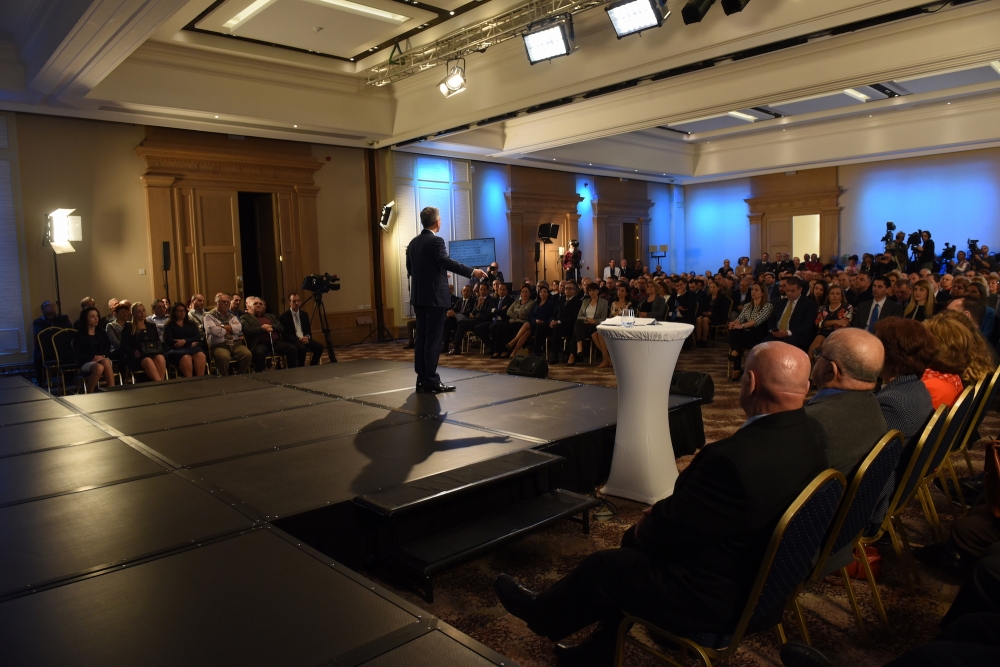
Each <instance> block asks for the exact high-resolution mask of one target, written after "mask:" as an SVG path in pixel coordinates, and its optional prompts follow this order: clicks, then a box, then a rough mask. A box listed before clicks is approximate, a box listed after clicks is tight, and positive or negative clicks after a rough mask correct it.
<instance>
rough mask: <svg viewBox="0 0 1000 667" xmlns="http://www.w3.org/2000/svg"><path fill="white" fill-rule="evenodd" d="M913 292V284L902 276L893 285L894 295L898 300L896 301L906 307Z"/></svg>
mask: <svg viewBox="0 0 1000 667" xmlns="http://www.w3.org/2000/svg"><path fill="white" fill-rule="evenodd" d="M912 294H913V286H912V285H910V281H909V280H905V279H902V278H900V279H899V280H897V281H896V283H895V284H894V285H893V286H892V297H893V299H895V300H896V303H898V304H899V305H901V306H903V308H904V309H905V308H906V304H908V303H910V296H911V295H912Z"/></svg>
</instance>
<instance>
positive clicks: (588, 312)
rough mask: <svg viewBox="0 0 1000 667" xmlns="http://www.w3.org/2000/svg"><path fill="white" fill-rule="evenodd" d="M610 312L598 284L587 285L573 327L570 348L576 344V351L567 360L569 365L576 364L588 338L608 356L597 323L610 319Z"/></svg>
mask: <svg viewBox="0 0 1000 667" xmlns="http://www.w3.org/2000/svg"><path fill="white" fill-rule="evenodd" d="M608 312H609V310H608V302H607V301H605V300H604V299H602V298H601V297H600V293H599V292H598V290H597V288H596V285H595V284H594V283H591V284H589V285H587V296H586V297H585V298H584V299H583V303H581V304H580V311H579V312H578V313H577V316H576V323H575V324H574V327H573V341H572V342H571V343H570V349H572V346H573V345H574V344H575V345H576V351H575V352H571V353H570V355H569V358H568V359H567V360H566V365H567V366H573V365H575V364H576V357H577V355H580V354H583V343H584V341H585V340H587V338H590V339H591V340H592V341H593V343H594V345H597V346H598V348H599V349H600V350H601V354H603V355H604V356H605V358H606V357H607V356H608V351H607V349H605V348H601V347H600V346H601V345H603V344H604V339H602V338H600V337H598V336H597V325H598V324H600V323H601V322H603V321H604V320H606V319H608Z"/></svg>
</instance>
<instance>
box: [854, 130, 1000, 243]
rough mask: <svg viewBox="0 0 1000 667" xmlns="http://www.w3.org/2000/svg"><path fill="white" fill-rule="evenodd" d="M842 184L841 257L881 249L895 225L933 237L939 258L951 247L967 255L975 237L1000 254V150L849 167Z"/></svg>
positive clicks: (907, 230) (903, 229)
mask: <svg viewBox="0 0 1000 667" xmlns="http://www.w3.org/2000/svg"><path fill="white" fill-rule="evenodd" d="M838 180H839V182H840V186H841V187H842V188H843V189H844V193H843V194H842V195H841V197H840V204H841V206H843V207H844V208H843V210H842V211H841V217H840V252H841V253H846V254H851V253H857V254H859V255H860V254H861V253H862V252H866V251H871V250H873V249H878V248H881V241H880V239H881V238H882V236H883V235H884V234H885V223H886V221H889V220H892V221H893V222H895V223H896V228H897V230H902V231H905V232H907V233H909V232H912V231H915V230H917V229H926V230H928V231H930V232H931V236H932V237H933V238H934V241H935V246H936V249H937V251H938V252H940V251H941V249H942V248H943V247H944V244H945V241H947V242H950V243H952V244H953V245H956V246H958V247H959V248H960V249H964V248H965V246H966V239H968V238H970V237H971V238H974V239H979V242H980V243H981V244H986V245H989V246H990V249H991V251H996V250H1000V248H998V245H1000V229H998V227H1000V150H997V149H989V150H981V151H969V152H964V153H952V154H948V155H934V156H927V157H919V158H910V159H906V160H893V161H889V162H874V163H869V164H856V165H848V166H843V167H840V169H839V176H838Z"/></svg>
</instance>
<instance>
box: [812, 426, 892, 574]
mask: <svg viewBox="0 0 1000 667" xmlns="http://www.w3.org/2000/svg"><path fill="white" fill-rule="evenodd" d="M902 453H903V434H902V433H900V432H899V431H896V430H892V431H889V432H888V433H886V434H885V435H883V436H882V438H881V439H880V440H879V441H878V442H877V443H876V444H875V446H874V447H873V448H872V450H871V451H870V452H869V453H868V456H866V457H865V459H864V461H862V462H861V465H860V466H858V470H857V472H855V473H854V478H853V479H852V480H851V484H850V486H849V487H848V488H847V492H846V493H845V494H844V499H843V500H842V501H841V502H840V509H838V510H837V516H836V517H835V518H834V520H833V525H832V526H830V532H829V534H828V535H827V538H826V544H825V545H824V547H823V551H822V552H821V554H820V559H819V562H818V563H817V564H816V569H815V571H814V572H813V577H812V578H813V579H818V578H819V577H821V576H822V573H823V567H824V565H825V564H826V560H827V558H828V557H829V556H830V554H832V553H837V552H838V551H840V550H841V549H843V548H845V547H847V546H848V545H851V544H854V542H855V541H856V540H857V539H858V538H859V537H861V533H862V532H863V531H864V530H865V528H867V527H868V525H869V523H870V522H871V520H872V515H873V514H875V510H876V509H878V502H879V498H880V497H881V496H882V493H883V490H884V489H885V487H886V484H887V483H888V482H889V481H890V480H891V479H892V476H893V475H892V474H893V471H894V470H895V469H896V466H897V465H898V464H899V457H900V455H901V454H902Z"/></svg>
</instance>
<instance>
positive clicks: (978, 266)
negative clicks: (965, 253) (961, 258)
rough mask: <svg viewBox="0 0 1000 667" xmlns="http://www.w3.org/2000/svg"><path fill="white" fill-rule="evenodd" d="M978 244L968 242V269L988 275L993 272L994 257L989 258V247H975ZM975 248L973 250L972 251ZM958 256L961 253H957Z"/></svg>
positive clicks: (973, 241) (972, 241)
mask: <svg viewBox="0 0 1000 667" xmlns="http://www.w3.org/2000/svg"><path fill="white" fill-rule="evenodd" d="M978 243H979V241H978V240H970V241H969V253H970V257H969V268H971V269H972V270H973V271H975V272H976V273H984V272H985V273H989V272H990V271H992V270H993V266H994V260H995V259H996V258H995V257H990V247H989V246H988V245H984V246H983V247H981V248H979V247H977V244H978ZM973 248H975V250H973ZM959 254H960V255H961V254H962V253H959Z"/></svg>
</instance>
